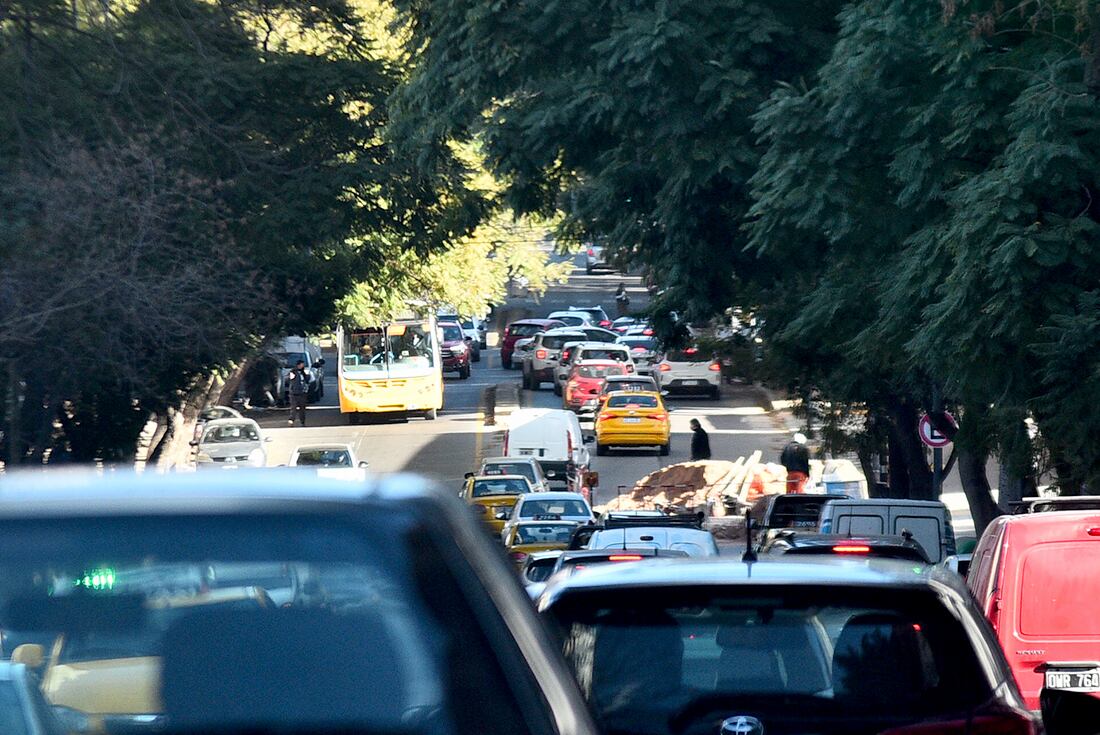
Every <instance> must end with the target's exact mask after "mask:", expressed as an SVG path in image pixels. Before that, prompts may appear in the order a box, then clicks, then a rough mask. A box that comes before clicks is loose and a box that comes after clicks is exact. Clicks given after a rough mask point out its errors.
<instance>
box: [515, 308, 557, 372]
mask: <svg viewBox="0 0 1100 735" xmlns="http://www.w3.org/2000/svg"><path fill="white" fill-rule="evenodd" d="M564 326H565V324H563V323H562V322H559V321H557V320H556V319H520V320H518V321H514V322H512V323H511V324H509V325H508V326H507V327H505V329H504V335H503V337H501V343H500V362H501V364H502V365H503V366H504V369H505V370H511V369H512V368H513V367H515V365H514V364H513V362H512V352H513V351H514V350H515V348H516V340H518V339H520V338H522V337H534V336H535V335H536V334H538V333H539V332H545V331H547V330H550V329H555V328H557V327H564Z"/></svg>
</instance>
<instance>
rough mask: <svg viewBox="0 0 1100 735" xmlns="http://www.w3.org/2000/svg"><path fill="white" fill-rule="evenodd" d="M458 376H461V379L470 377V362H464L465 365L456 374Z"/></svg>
mask: <svg viewBox="0 0 1100 735" xmlns="http://www.w3.org/2000/svg"><path fill="white" fill-rule="evenodd" d="M458 377H460V378H462V379H463V380H467V379H469V377H470V364H469V363H466V367H464V368H462V372H460V373H459V374H458Z"/></svg>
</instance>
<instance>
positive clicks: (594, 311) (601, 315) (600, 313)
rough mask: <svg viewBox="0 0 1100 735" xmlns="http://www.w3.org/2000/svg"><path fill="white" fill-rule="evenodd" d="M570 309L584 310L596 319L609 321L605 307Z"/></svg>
mask: <svg viewBox="0 0 1100 735" xmlns="http://www.w3.org/2000/svg"><path fill="white" fill-rule="evenodd" d="M569 311H580V312H583V313H585V314H588V315H589V316H590V317H592V318H593V319H595V320H596V321H607V312H605V311H604V310H603V309H601V308H599V307H598V306H594V307H592V308H591V309H579V308H575V309H570V310H569Z"/></svg>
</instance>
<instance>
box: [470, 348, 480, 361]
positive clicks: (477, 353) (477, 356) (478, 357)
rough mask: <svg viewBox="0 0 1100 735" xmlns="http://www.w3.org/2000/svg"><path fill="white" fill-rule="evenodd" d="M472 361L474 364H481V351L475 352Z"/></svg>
mask: <svg viewBox="0 0 1100 735" xmlns="http://www.w3.org/2000/svg"><path fill="white" fill-rule="evenodd" d="M470 359H471V360H473V361H474V362H481V350H474V354H473V357H471V358H470Z"/></svg>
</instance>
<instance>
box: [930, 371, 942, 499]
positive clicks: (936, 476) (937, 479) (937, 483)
mask: <svg viewBox="0 0 1100 735" xmlns="http://www.w3.org/2000/svg"><path fill="white" fill-rule="evenodd" d="M932 413H934V414H936V416H942V415H943V395H941V394H940V387H939V385H938V384H937V385H933V386H932ZM942 494H943V447H933V449H932V496H933V498H935V499H936V500H939V499H940V495H942Z"/></svg>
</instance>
